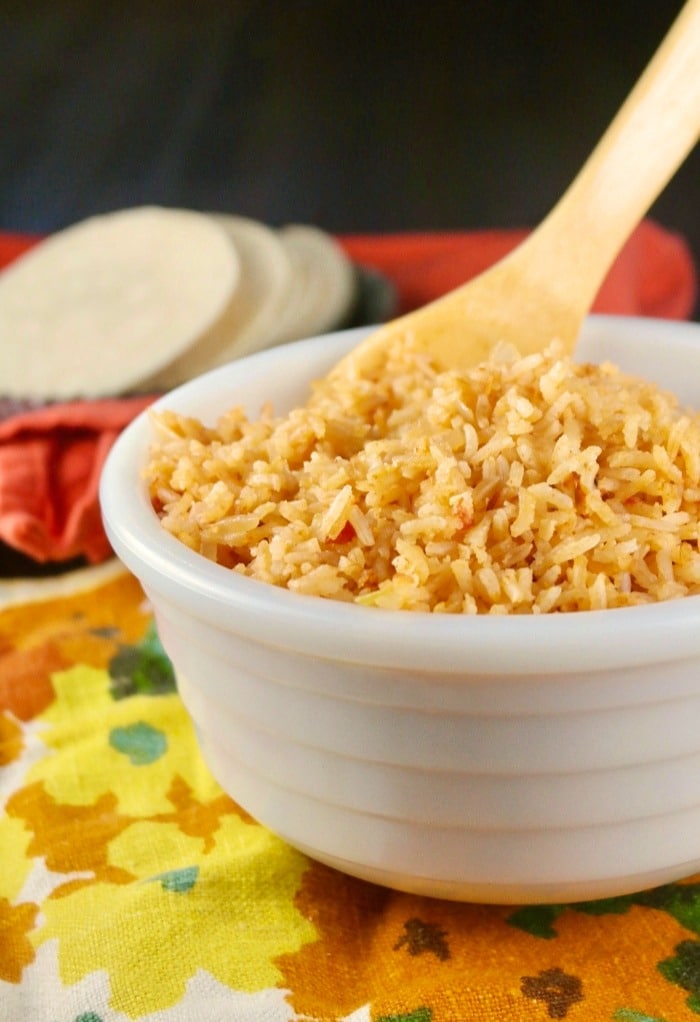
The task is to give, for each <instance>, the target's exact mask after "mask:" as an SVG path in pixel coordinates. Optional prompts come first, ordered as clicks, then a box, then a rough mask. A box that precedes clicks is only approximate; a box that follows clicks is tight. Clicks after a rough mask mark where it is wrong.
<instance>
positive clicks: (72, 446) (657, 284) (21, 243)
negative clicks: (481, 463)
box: [0, 221, 697, 563]
mask: <svg viewBox="0 0 700 1022" xmlns="http://www.w3.org/2000/svg"><path fill="white" fill-rule="evenodd" d="M526 233H527V232H526V231H520V230H512V231H503V230H493V231H478V232H452V233H420V234H416V233H410V234H389V235H352V236H344V237H341V238H340V239H339V240H340V242H341V244H342V245H343V247H344V248H345V251H346V252H347V253H348V255H349V256H350V258H351V259H353V260H354V261H355V262H357V263H360V264H362V265H365V266H368V267H372V268H373V269H376V270H378V271H379V272H380V273H383V274H384V275H385V276H386V277H388V278H389V279H390V280H391V282H392V283H393V284H394V286H395V287H396V290H397V295H398V301H399V311H401V312H405V311H408V310H409V309H412V308H417V307H418V306H420V305H423V304H425V303H426V302H428V301H431V300H432V299H434V298H437V297H439V296H440V295H441V294H444V293H445V292H446V291H449V290H451V289H452V288H454V287H457V286H458V285H459V284H461V283H463V282H464V281H466V280H469V279H470V278H471V277H473V276H475V275H476V274H478V273H480V272H481V271H482V270H484V269H486V268H487V267H488V266H490V265H491V264H492V263H494V262H495V261H496V260H498V259H500V258H501V257H502V256H504V255H505V254H506V253H507V252H509V251H510V250H511V249H512V248H514V247H515V245H517V244H518V243H519V242H520V241H521V240H522V239H523V238H524V237H525V235H526ZM36 241H37V239H36V238H34V237H29V236H27V235H0V268H2V267H3V266H5V265H7V264H8V263H10V262H11V261H12V260H13V259H15V258H17V257H18V256H19V255H21V254H22V253H23V252H25V251H27V250H28V249H29V248H30V247H31V245H33V244H36ZM696 297H697V276H696V271H695V267H694V263H693V258H692V255H691V253H690V251H689V248H688V246H687V244H686V243H685V241H684V240H683V238H681V237H679V236H678V235H675V234H672V233H670V232H668V231H666V230H664V229H663V228H662V227H660V226H658V225H657V224H655V223H653V222H651V221H645V222H643V223H642V224H641V225H640V226H639V228H638V229H637V230H636V231H635V232H634V234H633V235H632V237H631V238H630V240H629V242H628V243H627V245H626V246H625V247H624V249H623V250H622V252H621V253H620V256H619V257H618V259H617V260H616V262H615V264H614V265H613V267H612V269H611V271H610V273H609V275H608V277H607V279H606V281H605V283H604V284H603V286H602V288H601V290H600V292H599V294H598V297H597V300H596V302H595V305H594V309H595V311H597V312H609V313H619V314H625V315H640V316H659V317H667V318H669V319H684V318H687V317H689V316H691V315H692V313H693V309H694V306H695V301H696ZM1 391H2V381H0V396H2V394H1ZM148 400H150V399H148V398H147V399H141V398H139V399H133V398H127V399H121V400H119V399H116V398H115V400H112V401H108V402H101V401H96V402H74V403H70V404H59V405H54V406H51V408H50V409H44V410H39V411H33V412H32V411H27V412H24V413H23V414H22V415H21V416H17V417H13V418H12V419H10V420H8V421H6V422H5V423H4V424H3V425H1V426H0V541H2V542H4V543H5V544H7V545H8V546H10V547H13V548H14V549H16V550H19V551H20V552H22V553H24V554H26V555H27V556H29V557H30V558H32V559H34V560H36V561H39V562H42V563H43V562H47V561H56V562H62V561H66V560H69V559H72V558H75V557H76V556H83V557H85V558H87V559H88V560H90V561H93V562H96V561H99V560H103V559H105V558H106V557H108V556H109V553H110V550H109V545H108V543H107V539H106V537H105V535H104V532H103V530H102V524H101V519H100V514H99V507H98V501H97V486H98V480H99V475H100V470H101V468H102V464H103V462H104V458H105V457H106V455H107V452H108V450H109V448H110V446H111V444H112V443H113V441H114V439H115V438H116V436H117V434H118V433H119V431H120V430H121V429H122V428H123V427H124V426H126V424H127V423H128V422H129V421H130V419H132V418H133V417H134V416H135V415H136V414H137V412H139V411H141V409H142V408H143V407H145V404H146V403H147V402H148Z"/></svg>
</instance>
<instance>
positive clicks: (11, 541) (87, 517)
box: [0, 397, 153, 563]
mask: <svg viewBox="0 0 700 1022" xmlns="http://www.w3.org/2000/svg"><path fill="white" fill-rule="evenodd" d="M152 400H153V398H152V397H130V398H124V399H120V400H107V401H74V402H71V403H70V404H55V405H49V406H47V407H44V408H40V409H37V410H35V411H27V412H23V413H20V414H18V415H13V416H11V417H10V418H8V419H6V420H5V421H4V422H0V540H2V541H3V542H4V543H6V544H7V545H8V546H11V547H13V548H14V549H16V550H18V551H20V553H23V554H26V555H27V556H28V557H31V558H32V559H34V560H36V561H39V562H41V563H44V562H46V561H68V560H72V559H74V558H76V557H84V558H86V559H87V560H88V561H91V562H93V563H98V562H99V561H103V560H105V559H106V558H107V557H109V556H110V554H111V549H110V546H109V543H108V541H107V537H106V535H105V533H104V530H103V528H102V521H101V518H100V508H99V503H98V500H97V488H98V483H99V477H100V471H101V469H102V465H103V463H104V460H105V457H106V456H107V452H108V451H109V449H110V447H111V446H112V444H113V443H114V441H115V440H116V438H117V436H118V435H119V433H120V432H121V430H122V429H124V427H125V426H126V425H127V424H128V423H129V422H130V421H131V419H133V418H134V416H135V415H136V414H137V413H138V412H140V411H141V410H142V409H144V408H145V407H146V406H147V405H148V404H149V403H150V402H151V401H152Z"/></svg>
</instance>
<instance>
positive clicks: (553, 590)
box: [146, 344, 700, 614]
mask: <svg viewBox="0 0 700 1022" xmlns="http://www.w3.org/2000/svg"><path fill="white" fill-rule="evenodd" d="M154 421H155V424H156V430H157V436H158V439H157V442H156V443H155V444H154V445H153V448H152V450H151V453H150V460H149V463H148V466H147V469H146V478H147V482H148V486H149V492H150V497H151V501H152V503H153V506H154V507H155V509H156V511H157V513H158V515H159V517H160V519H161V522H162V525H163V526H164V528H165V529H167V530H168V531H169V532H171V533H172V534H173V535H174V536H176V537H177V538H178V539H179V540H181V541H182V542H183V543H185V544H186V545H187V546H189V547H190V548H192V549H193V550H195V551H197V552H199V553H201V554H202V555H203V556H205V557H207V558H209V559H211V560H214V561H216V562H218V563H220V564H222V565H224V566H226V567H229V568H231V569H232V570H234V571H237V572H240V573H242V574H244V575H248V576H250V577H253V578H256V579H259V580H261V581H264V582H268V583H271V584H274V585H277V586H283V587H287V588H289V589H291V590H294V591H297V592H300V593H306V594H311V595H315V596H321V597H326V598H330V599H337V600H344V601H354V602H356V603H359V604H364V605H367V606H377V607H385V608H393V609H407V610H416V611H434V612H441V613H469V614H479V613H490V614H508V613H516V614H527V613H534V614H541V613H547V612H553V611H554V612H556V611H579V610H595V609H604V608H612V607H622V606H630V605H634V604H639V603H649V602H655V601H659V600H668V599H673V598H677V597H682V596H686V595H691V594H698V593H700V552H699V544H698V540H699V538H700V414H698V413H696V412H684V411H683V410H682V409H680V408H679V406H678V403H677V401H676V400H675V398H673V397H672V396H671V395H669V394H666V393H664V392H662V391H660V390H659V389H658V388H657V387H656V386H654V385H652V384H650V383H647V382H645V381H643V380H638V379H635V378H633V377H630V376H628V375H625V374H623V373H622V372H620V371H619V370H618V369H616V368H615V367H614V366H612V365H610V364H604V365H600V366H595V365H591V364H584V365H580V364H577V363H575V362H573V361H571V360H570V359H569V358H568V357H565V356H564V354H563V352H562V350H561V349H560V348H559V347H558V345H556V344H553V345H552V346H550V348H549V349H547V351H546V352H544V353H543V354H540V355H532V356H528V357H527V358H519V357H518V356H517V355H516V354H515V353H514V352H512V351H506V350H502V351H500V352H499V353H498V355H497V357H496V358H494V360H493V361H491V362H488V363H484V364H483V365H480V366H478V367H476V368H475V369H474V370H472V371H471V372H470V373H468V374H458V373H456V372H452V371H449V372H441V371H438V370H437V369H436V368H435V367H434V366H433V365H432V364H431V363H430V361H429V360H428V359H427V358H426V357H425V356H423V355H421V354H419V353H417V352H415V351H412V350H411V349H410V346H409V345H405V344H401V345H397V346H396V347H395V348H394V349H393V350H392V351H391V352H390V355H389V358H388V360H387V362H386V364H385V365H384V366H383V367H382V370H381V372H377V373H375V374H368V375H358V376H356V377H348V376H344V377H337V378H328V379H324V380H321V381H319V382H317V383H316V384H315V385H314V387H313V391H312V394H311V397H310V399H309V401H308V403H307V404H306V405H305V406H303V407H300V408H297V409H295V410H293V411H292V412H291V413H290V414H288V415H286V416H284V417H278V416H276V415H275V413H274V410H273V409H271V408H266V409H263V411H262V413H261V415H260V417H259V418H258V419H255V420H250V419H249V418H248V417H247V416H246V415H245V414H244V412H243V411H242V410H241V409H240V408H234V409H232V410H231V411H230V412H228V413H226V414H225V415H223V416H222V417H220V419H219V420H218V422H217V423H216V425H215V426H207V425H204V424H203V423H202V422H200V421H199V420H195V419H192V418H184V417H181V416H178V415H176V414H174V413H172V412H168V411H159V412H158V413H157V414H156V413H154Z"/></svg>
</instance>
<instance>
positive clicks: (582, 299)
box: [331, 0, 700, 375]
mask: <svg viewBox="0 0 700 1022" xmlns="http://www.w3.org/2000/svg"><path fill="white" fill-rule="evenodd" d="M699 134H700V0H689V2H688V3H687V4H686V5H685V7H684V8H683V9H682V11H681V13H680V14H679V16H678V18H677V19H676V21H675V22H674V24H673V25H672V27H671V29H670V31H669V33H668V35H667V36H666V38H665V39H664V41H663V42H662V44H661V46H660V48H659V49H658V50H657V52H656V54H655V55H654V57H653V58H652V60H651V62H650V64H649V65H648V67H647V68H646V70H645V72H644V74H643V75H642V77H641V78H640V79H639V81H638V82H637V84H636V85H635V87H634V89H633V90H632V92H631V93H630V95H629V97H628V98H627V100H626V101H625V103H624V104H623V106H622V107H621V109H620V111H619V112H618V114H617V115H616V117H615V119H614V120H613V122H612V124H611V125H610V127H609V128H608V130H607V131H606V133H605V134H604V136H603V138H602V139H601V141H600V142H599V143H598V145H597V146H596V148H595V149H594V151H593V153H592V154H591V156H590V157H589V159H588V160H587V161H586V163H585V164H584V166H583V168H582V169H581V171H580V172H579V174H578V175H577V176H576V178H575V179H574V181H573V183H572V184H571V185H570V186H569V188H568V190H567V191H566V192H565V194H564V196H563V197H562V198H561V199H560V201H559V202H558V203H557V205H556V206H555V207H554V208H553V210H552V211H551V213H550V214H549V215H548V216H547V217H546V219H545V220H544V221H543V222H542V223H541V225H540V226H539V227H538V228H537V229H536V230H535V231H534V232H533V233H532V234H531V235H529V237H528V238H527V239H526V240H525V241H524V242H523V243H522V244H521V245H519V246H518V247H517V248H516V249H515V250H514V251H513V252H511V253H510V254H509V255H508V256H506V257H505V258H504V259H502V260H501V261H500V262H498V263H496V264H495V266H493V267H492V268H490V269H489V270H487V271H485V272H484V273H482V274H480V275H479V276H478V277H476V278H474V279H473V280H471V281H469V282H468V283H467V284H464V285H462V286H461V287H459V288H457V289H455V290H454V291H451V292H449V293H448V294H447V295H445V296H443V297H442V298H439V299H437V300H436V301H433V302H430V303H429V304H428V305H425V306H423V307H422V308H421V309H418V310H417V311H415V312H411V313H409V314H407V315H405V316H402V317H400V318H398V319H395V320H393V321H391V322H390V323H387V324H385V325H384V326H383V327H381V328H380V329H379V330H377V331H376V332H374V333H372V334H371V335H370V337H368V338H367V339H366V340H365V341H363V342H362V343H361V344H360V345H359V346H358V347H357V348H355V349H354V350H353V351H352V352H350V354H349V355H348V356H346V357H345V358H344V359H343V360H342V361H341V362H340V363H339V364H338V365H337V366H336V367H335V368H334V370H333V372H332V374H331V375H334V374H335V373H342V372H351V373H352V372H355V371H359V370H362V369H363V368H365V369H366V368H369V367H370V366H372V365H373V364H377V365H380V364H381V362H382V361H383V358H384V353H385V351H386V347H387V345H389V344H391V343H392V342H393V341H394V340H395V339H396V338H401V337H404V338H408V337H409V336H410V337H412V338H413V339H414V340H415V343H416V344H417V345H418V346H419V347H420V348H421V349H423V350H425V351H428V352H429V353H430V354H431V356H433V357H434V359H435V361H436V362H437V364H438V365H439V366H441V367H444V368H456V369H461V370H464V369H468V368H469V367H470V366H473V365H475V364H477V363H478V362H480V361H483V360H484V359H486V358H488V356H489V354H490V352H491V351H492V349H493V347H494V345H495V344H496V343H498V342H499V341H507V342H510V343H512V344H513V345H515V346H516V347H517V348H518V350H519V351H520V353H521V354H523V355H525V354H528V353H530V352H535V351H540V350H542V349H543V348H545V347H546V346H547V345H548V344H549V343H550V342H551V341H552V340H553V339H554V338H559V339H560V340H561V341H562V342H563V343H564V344H565V345H566V348H567V349H568V350H569V351H573V349H574V347H575V344H576V340H577V337H578V334H579V330H580V327H581V324H582V321H583V319H584V317H585V316H586V314H587V313H588V311H589V310H590V307H591V305H592V303H593V300H594V298H595V296H596V293H597V291H598V288H599V287H600V285H601V283H602V281H603V279H604V277H605V274H606V273H607V271H608V269H609V268H610V265H611V264H612V262H613V260H614V259H615V257H616V255H617V254H618V252H619V250H620V249H621V247H622V245H623V244H624V242H625V241H626V240H627V238H628V237H629V235H630V234H631V232H632V230H633V229H634V227H635V226H636V225H637V224H638V223H639V221H640V220H641V218H642V217H643V216H644V214H645V213H646V212H647V210H648V209H649V207H650V205H651V204H652V202H653V201H654V199H655V198H656V197H657V196H658V195H659V193H660V192H661V191H662V190H663V188H664V186H665V185H666V184H667V182H668V181H669V180H670V178H671V177H672V176H673V174H674V173H675V171H676V170H677V168H678V167H679V166H680V164H681V163H682V162H683V160H684V159H685V157H686V156H687V155H688V153H689V152H690V150H691V149H692V148H693V146H694V144H695V143H696V142H697V140H698V136H699Z"/></svg>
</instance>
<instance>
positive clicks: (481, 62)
mask: <svg viewBox="0 0 700 1022" xmlns="http://www.w3.org/2000/svg"><path fill="white" fill-rule="evenodd" d="M680 8H681V3H680V2H679V0H605V2H601V0H588V2H587V0H578V2H571V0H530V2H516V0H510V2H509V0H501V2H499V0H489V2H486V0H473V2H469V0H462V2H447V0H445V2H431V0H416V2H414V0H373V2H367V0H343V2H340V0H310V2H303V0H300V2H294V0H228V2H227V0H220V2H218V3H212V2H207V0H200V2H196V0H193V2H191V3H181V2H180V3H178V2H177V0H172V2H169V3H165V2H162V3H156V2H150V3H149V2H133V3H129V2H124V3H110V2H100V0H74V2H61V0H53V2H50V0H45V2H37V0H26V2H23V3H19V2H18V3H12V2H7V0H0V19H1V22H2V24H0V78H1V83H2V88H0V230H6V231H9V230H15V231H41V232H44V231H50V230H53V229H56V228H59V227H62V226H65V225H67V224H69V223H71V222H73V221H75V220H77V219H80V218H82V217H84V216H87V215H89V214H92V213H95V212H101V211H106V210H109V209H113V208H118V207H120V206H127V205H136V204H141V203H160V204H164V205H179V206H188V207H191V208H195V209H206V210H209V209H212V210H213V209H217V210H225V211H230V212H237V213H241V214H246V215H250V216H254V217H256V218H259V219H262V220H264V221H266V222H268V223H270V224H272V225H275V226H277V225H280V224H282V223H285V222H289V221H302V222H309V223H315V224H317V225H319V226H321V227H323V228H325V229H327V230H329V231H337V232H377V231H402V230H450V229H454V230H463V229H472V228H483V227H515V226H518V227H520V226H532V225H534V224H536V223H537V222H538V221H539V220H540V219H541V218H542V217H543V216H544V215H545V213H546V212H547V211H548V209H549V208H550V207H551V205H552V204H553V203H554V202H555V201H556V199H557V198H558V197H559V195H560V194H561V193H562V191H563V190H564V189H565V187H566V185H567V184H568V182H569V181H570V180H571V178H572V177H573V176H574V174H575V173H576V171H577V169H578V168H579V166H580V165H581V163H582V162H583V160H584V159H585V157H586V155H587V154H588V152H589V151H590V149H591V148H592V147H593V145H594V144H595V142H596V141H597V139H598V138H599V137H600V135H601V134H602V132H603V131H604V129H605V127H606V126H607V124H608V123H609V121H610V119H611V118H612V116H613V114H614V113H615V111H616V109H617V108H618V106H619V105H620V103H621V102H622V100H623V99H624V97H625V96H626V94H627V92H628V91H629V90H630V88H631V87H632V85H633V84H634V82H635V80H636V78H637V77H638V75H639V74H640V73H641V71H642V69H643V67H644V66H645V64H646V63H647V61H648V59H649V58H650V57H651V55H652V53H653V51H654V50H655V49H656V47H657V45H658V44H659V42H660V41H661V38H662V37H663V35H664V34H665V32H666V30H667V29H668V27H669V26H670V24H671V22H672V21H673V19H674V17H675V16H676V14H677V13H678V11H679V10H680ZM698 73H700V70H699V72H698ZM699 182H700V155H699V154H698V151H697V150H696V151H695V152H694V154H693V155H692V156H691V157H690V159H689V160H688V161H687V163H686V164H685V165H684V167H683V168H682V169H681V171H680V172H679V173H678V175H677V176H676V177H675V178H674V180H673V181H672V182H671V184H670V185H669V186H668V188H667V190H666V192H665V193H664V195H663V196H662V197H661V198H660V200H659V201H658V202H657V204H656V205H655V206H654V208H653V210H652V215H654V216H655V218H656V219H657V220H659V221H660V222H661V223H663V224H664V225H665V226H667V227H669V228H672V229H674V230H677V231H681V232H682V233H684V234H685V236H686V237H687V238H688V239H689V241H690V243H691V246H692V248H693V251H694V254H695V256H696V258H699V257H700V184H699Z"/></svg>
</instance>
